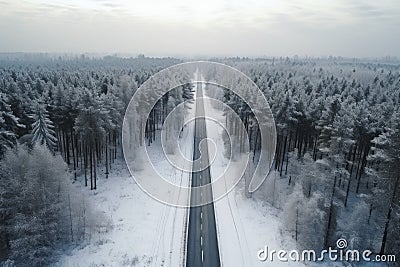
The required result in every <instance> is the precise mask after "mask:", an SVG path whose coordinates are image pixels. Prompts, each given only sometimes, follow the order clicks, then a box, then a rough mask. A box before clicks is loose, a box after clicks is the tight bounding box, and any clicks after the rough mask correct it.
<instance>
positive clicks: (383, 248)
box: [380, 174, 400, 254]
mask: <svg viewBox="0 0 400 267" xmlns="http://www.w3.org/2000/svg"><path fill="white" fill-rule="evenodd" d="M399 180H400V174H397V179H396V182H395V184H394V189H393V194H392V198H391V200H390V207H389V211H388V214H387V217H386V222H385V230H384V231H383V237H382V244H381V250H380V254H384V253H385V246H386V241H387V234H388V228H389V223H390V219H391V217H392V210H393V207H394V205H395V203H394V202H395V198H396V192H397V187H398V185H399Z"/></svg>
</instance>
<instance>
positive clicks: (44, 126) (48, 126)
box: [32, 103, 57, 151]
mask: <svg viewBox="0 0 400 267" xmlns="http://www.w3.org/2000/svg"><path fill="white" fill-rule="evenodd" d="M32 118H33V119H34V121H35V122H34V123H33V124H32V142H33V143H34V144H40V145H46V146H47V147H48V148H49V149H50V150H51V151H54V150H55V149H56V147H57V138H56V133H55V131H54V125H53V122H52V121H51V120H50V118H49V114H48V112H47V110H46V108H45V106H44V105H43V104H39V103H38V104H37V105H36V109H35V114H33V115H32Z"/></svg>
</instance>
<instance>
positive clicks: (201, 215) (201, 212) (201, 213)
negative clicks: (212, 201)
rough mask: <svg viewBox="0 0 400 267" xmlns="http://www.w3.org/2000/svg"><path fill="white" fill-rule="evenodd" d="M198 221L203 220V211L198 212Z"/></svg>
mask: <svg viewBox="0 0 400 267" xmlns="http://www.w3.org/2000/svg"><path fill="white" fill-rule="evenodd" d="M200 219H202V220H203V211H200Z"/></svg>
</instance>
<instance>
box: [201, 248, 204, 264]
mask: <svg viewBox="0 0 400 267" xmlns="http://www.w3.org/2000/svg"><path fill="white" fill-rule="evenodd" d="M201 261H202V262H203V261H204V251H203V250H201Z"/></svg>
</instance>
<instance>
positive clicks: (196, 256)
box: [186, 83, 221, 267]
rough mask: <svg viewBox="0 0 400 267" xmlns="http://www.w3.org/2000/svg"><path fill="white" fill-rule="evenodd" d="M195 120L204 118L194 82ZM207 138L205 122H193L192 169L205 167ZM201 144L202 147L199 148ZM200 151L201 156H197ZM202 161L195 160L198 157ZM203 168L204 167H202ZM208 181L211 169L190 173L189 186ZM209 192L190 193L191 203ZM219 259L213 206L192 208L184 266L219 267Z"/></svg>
mask: <svg viewBox="0 0 400 267" xmlns="http://www.w3.org/2000/svg"><path fill="white" fill-rule="evenodd" d="M196 96H197V97H196V117H199V116H200V117H201V116H204V103H203V99H202V98H201V97H202V96H203V90H202V84H201V83H197V90H196ZM206 137H207V130H206V121H205V119H204V118H198V119H196V120H195V130H194V149H193V162H194V163H193V169H194V170H195V169H200V168H199V166H198V165H200V167H201V166H208V165H209V157H208V147H207V142H206V140H204V141H203V142H201V143H200V141H201V140H203V139H204V138H206ZM200 145H201V148H200ZM200 149H201V151H202V154H200ZM200 155H201V160H200V161H196V159H198V158H200ZM201 169H203V168H201ZM210 182H211V176H210V168H209V167H207V168H206V169H204V170H202V171H198V172H193V173H192V187H197V186H201V185H205V184H208V183H210ZM211 197H212V189H211V187H210V188H208V190H206V189H204V190H201V191H200V190H196V191H192V193H191V196H190V199H191V200H190V201H191V202H193V201H194V200H195V199H201V198H211ZM220 265H221V264H220V257H219V250H218V239H217V230H216V225H215V216H214V203H210V204H207V205H205V206H201V207H192V208H190V212H189V231H188V242H187V257H186V266H187V267H198V266H207V267H219V266H220Z"/></svg>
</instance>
